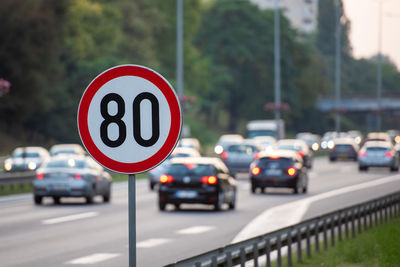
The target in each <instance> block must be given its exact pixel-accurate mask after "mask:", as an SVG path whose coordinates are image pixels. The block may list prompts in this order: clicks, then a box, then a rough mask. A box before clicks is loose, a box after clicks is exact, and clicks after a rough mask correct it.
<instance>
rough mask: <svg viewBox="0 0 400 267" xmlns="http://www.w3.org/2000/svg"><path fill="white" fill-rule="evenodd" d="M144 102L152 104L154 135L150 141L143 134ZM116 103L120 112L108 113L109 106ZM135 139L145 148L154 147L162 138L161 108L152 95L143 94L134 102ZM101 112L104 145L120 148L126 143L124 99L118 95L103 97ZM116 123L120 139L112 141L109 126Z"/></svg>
mask: <svg viewBox="0 0 400 267" xmlns="http://www.w3.org/2000/svg"><path fill="white" fill-rule="evenodd" d="M143 100H149V101H150V103H151V118H152V123H151V125H152V127H151V129H152V134H151V137H150V138H149V139H144V138H143V137H142V134H141V124H140V122H141V109H140V104H141V103H142V101H143ZM111 101H114V102H116V103H117V107H118V111H117V114H115V115H113V116H112V115H110V113H109V112H108V104H109V103H110V102H111ZM132 107H133V138H134V139H135V141H136V142H137V143H138V144H139V145H141V146H144V147H149V146H152V145H154V144H155V143H156V142H157V141H158V139H159V138H160V107H159V102H158V100H157V98H156V97H155V96H154V95H153V94H151V93H141V94H139V95H138V96H136V97H135V99H134V100H133V104H132ZM100 112H101V115H102V116H103V118H104V121H103V122H102V123H101V125H100V137H101V140H102V141H103V143H104V144H105V145H107V146H109V147H118V146H120V145H122V144H123V143H124V142H125V139H126V125H125V123H124V122H123V121H122V117H123V116H124V115H125V102H124V100H123V99H122V97H121V96H120V95H118V94H116V93H110V94H107V95H105V96H104V97H103V99H102V100H101V103H100ZM111 123H115V124H117V126H118V132H119V135H118V138H117V139H116V140H111V139H110V138H109V136H108V126H109V125H110V124H111Z"/></svg>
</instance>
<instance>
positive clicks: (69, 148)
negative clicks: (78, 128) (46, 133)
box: [50, 144, 86, 156]
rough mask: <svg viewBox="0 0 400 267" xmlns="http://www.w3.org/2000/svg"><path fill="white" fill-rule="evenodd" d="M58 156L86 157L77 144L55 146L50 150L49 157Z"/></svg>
mask: <svg viewBox="0 0 400 267" xmlns="http://www.w3.org/2000/svg"><path fill="white" fill-rule="evenodd" d="M58 154H74V155H86V152H85V150H84V149H83V147H82V146H81V145H79V144H57V145H53V146H52V147H51V148H50V155H52V156H55V155H58Z"/></svg>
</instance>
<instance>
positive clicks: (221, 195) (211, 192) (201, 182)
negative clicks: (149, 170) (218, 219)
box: [158, 157, 236, 211]
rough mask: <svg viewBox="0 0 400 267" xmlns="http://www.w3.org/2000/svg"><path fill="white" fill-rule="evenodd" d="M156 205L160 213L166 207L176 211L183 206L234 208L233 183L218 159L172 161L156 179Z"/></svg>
mask: <svg viewBox="0 0 400 267" xmlns="http://www.w3.org/2000/svg"><path fill="white" fill-rule="evenodd" d="M159 181H160V187H159V190H158V194H159V195H158V206H159V209H160V210H161V211H164V210H165V208H166V206H167V204H173V205H175V207H176V208H177V209H179V208H180V205H181V204H184V203H190V204H193V203H200V204H207V205H213V207H214V210H221V209H222V208H223V205H224V204H228V207H229V209H235V206H236V181H235V179H234V178H233V177H232V176H231V175H230V174H229V170H228V168H227V167H226V165H225V164H224V163H223V162H222V161H221V159H219V158H216V157H215V158H213V157H190V158H173V159H171V161H170V166H169V168H168V170H167V171H166V173H165V174H163V175H161V176H160V180H159Z"/></svg>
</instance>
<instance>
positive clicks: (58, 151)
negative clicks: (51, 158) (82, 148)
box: [51, 149, 76, 155]
mask: <svg viewBox="0 0 400 267" xmlns="http://www.w3.org/2000/svg"><path fill="white" fill-rule="evenodd" d="M51 154H52V155H59V154H76V152H75V150H73V149H64V150H55V151H51Z"/></svg>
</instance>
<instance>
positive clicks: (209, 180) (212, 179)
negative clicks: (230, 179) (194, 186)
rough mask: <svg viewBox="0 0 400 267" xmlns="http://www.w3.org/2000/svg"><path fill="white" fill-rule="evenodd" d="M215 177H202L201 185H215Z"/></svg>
mask: <svg viewBox="0 0 400 267" xmlns="http://www.w3.org/2000/svg"><path fill="white" fill-rule="evenodd" d="M217 180H218V179H217V177H215V176H203V177H202V178H201V182H202V183H203V184H216V183H217Z"/></svg>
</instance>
